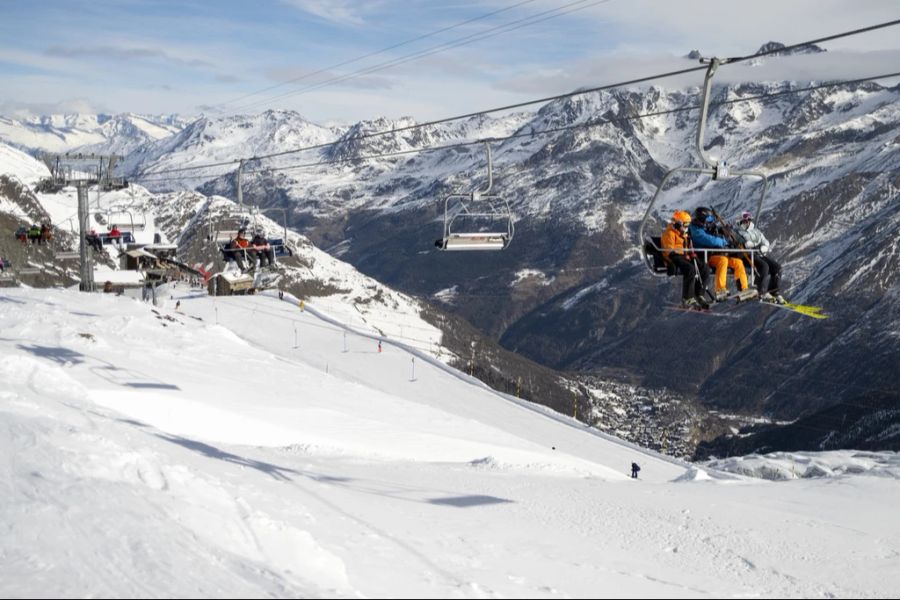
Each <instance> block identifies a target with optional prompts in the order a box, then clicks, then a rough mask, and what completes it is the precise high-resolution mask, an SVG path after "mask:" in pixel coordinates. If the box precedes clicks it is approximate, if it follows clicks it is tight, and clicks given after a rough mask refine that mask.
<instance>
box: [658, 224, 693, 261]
mask: <svg viewBox="0 0 900 600" xmlns="http://www.w3.org/2000/svg"><path fill="white" fill-rule="evenodd" d="M685 242H687V240H686V239H685V237H684V235H683V234H682V233H681V232H680V231H676V230H675V228H674V227H672V224H671V223H669V225H668V226H667V227H666V230H665V231H664V232H663V234H662V240H661V241H660V243H661V244H662V247H663V256H665V257H666V258H668V257H669V254H671V252H675V254H684V251H685V248H687V245H686V243H685Z"/></svg>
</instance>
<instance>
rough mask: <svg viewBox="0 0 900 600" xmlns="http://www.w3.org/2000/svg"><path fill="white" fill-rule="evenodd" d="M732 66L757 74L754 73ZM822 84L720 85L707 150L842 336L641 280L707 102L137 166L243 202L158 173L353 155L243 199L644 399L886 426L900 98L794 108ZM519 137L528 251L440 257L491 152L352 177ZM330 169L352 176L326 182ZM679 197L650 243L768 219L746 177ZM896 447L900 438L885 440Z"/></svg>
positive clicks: (193, 143) (306, 133) (502, 168)
mask: <svg viewBox="0 0 900 600" xmlns="http://www.w3.org/2000/svg"><path fill="white" fill-rule="evenodd" d="M775 47H776V46H774V45H771V44H769V45H767V46H766V47H764V49H766V48H775ZM731 68H739V69H745V70H746V72H747V73H749V74H750V75H748V76H751V75H752V73H753V66H752V65H750V66H746V67H741V66H739V65H738V66H734V67H731ZM698 80H699V77H698ZM806 86H807V83H806V82H802V83H801V82H759V83H750V84H735V85H716V86H714V97H713V102H714V103H721V102H728V103H727V104H719V105H716V106H714V107H713V108H712V109H711V112H710V125H709V130H708V131H707V136H706V139H707V146H708V148H709V152H710V153H711V154H713V155H714V156H720V157H722V158H727V159H728V160H729V162H730V163H731V164H732V165H733V166H734V167H736V168H752V169H760V170H762V171H763V172H765V173H766V174H767V175H768V177H769V180H770V189H769V193H768V195H767V200H766V203H765V207H764V211H763V213H762V214H761V215H758V223H759V224H760V226H761V227H762V228H763V229H764V231H765V232H766V234H767V235H768V236H769V238H770V239H774V240H776V244H775V249H774V256H775V257H776V258H777V259H779V260H781V261H782V262H783V264H784V266H785V272H786V281H787V283H788V289H787V290H786V292H787V293H788V295H789V297H791V298H792V299H794V300H797V301H800V302H806V303H810V304H816V305H822V306H824V308H825V310H826V312H828V313H829V314H830V316H831V318H830V319H829V320H827V321H821V322H814V321H812V320H804V318H803V317H799V316H795V315H792V314H788V313H782V312H780V311H779V312H777V313H773V312H771V310H772V309H767V308H766V307H763V306H755V305H754V306H750V307H746V308H745V309H742V310H740V311H735V312H734V314H732V315H730V316H729V318H723V319H711V318H704V317H701V316H694V315H679V314H672V311H668V310H665V309H663V308H662V307H663V306H664V305H665V303H667V302H673V301H675V300H676V297H677V290H676V287H677V286H676V285H674V284H672V283H671V281H668V282H663V281H660V280H655V279H653V278H651V277H650V276H649V274H647V273H646V271H645V270H644V269H643V267H642V266H641V263H640V258H639V255H638V249H637V248H638V243H637V240H636V239H635V238H636V224H637V222H638V221H639V220H640V218H641V216H642V215H643V212H644V210H645V209H646V206H647V202H648V200H649V198H650V196H651V195H652V193H653V192H654V191H655V189H656V185H657V184H658V183H659V181H660V179H661V178H662V175H663V174H664V173H665V171H666V170H667V169H668V168H670V167H673V166H676V165H693V166H698V161H697V159H696V157H694V156H693V150H692V148H693V137H694V136H695V127H696V117H697V112H696V111H695V110H693V111H691V110H689V109H691V107H693V106H695V105H696V104H697V89H696V88H692V89H666V88H661V87H649V88H642V89H627V90H613V91H607V92H599V93H591V94H585V95H581V96H575V97H572V98H568V99H565V100H560V101H556V102H552V103H550V104H548V105H546V106H544V107H542V108H541V109H540V110H538V111H537V112H534V113H517V114H513V115H505V116H499V117H490V118H488V117H484V118H470V119H468V120H464V121H460V122H454V123H446V124H441V125H436V126H431V127H427V128H421V129H416V130H411V131H403V132H399V133H398V134H395V135H391V136H379V137H365V136H366V135H367V134H369V133H371V132H373V131H386V130H392V129H399V128H402V127H405V126H408V125H410V124H411V123H412V121H411V120H410V119H397V120H389V119H378V120H374V121H370V122H363V123H358V124H356V125H353V126H351V127H349V128H344V129H329V128H320V127H317V126H315V125H312V124H309V123H307V122H306V121H304V120H302V118H300V117H299V115H296V114H295V113H279V112H271V111H270V112H268V113H265V114H264V115H260V116H258V117H234V118H229V119H223V120H206V119H203V120H200V121H197V122H195V123H194V124H192V125H191V126H190V127H187V128H185V130H184V131H182V132H181V133H180V134H178V135H175V136H172V137H169V138H166V139H164V140H160V141H156V142H149V143H147V144H146V145H144V146H142V147H141V148H140V149H139V150H137V151H135V152H132V153H131V154H130V155H129V159H128V168H129V169H131V173H132V174H133V175H137V174H141V173H143V174H144V176H145V177H146V178H147V179H146V180H145V181H144V183H145V184H146V185H147V186H148V187H150V188H151V189H154V190H158V191H165V190H178V189H191V188H195V187H199V189H200V190H202V191H203V192H204V193H206V194H221V195H225V196H228V197H231V198H234V197H235V195H236V194H235V188H234V185H235V177H234V170H235V167H234V166H233V165H225V166H222V167H218V168H214V169H208V170H203V171H191V172H181V173H173V174H172V175H169V176H162V177H160V176H156V177H154V176H152V175H149V173H152V172H153V171H160V170H165V169H171V168H180V167H183V166H189V165H196V164H204V163H208V162H221V161H230V160H233V159H236V158H238V157H247V156H253V155H259V154H268V153H271V152H276V151H282V152H283V151H286V150H290V149H292V148H297V147H301V146H307V145H314V144H320V143H324V142H327V141H332V140H337V142H338V143H337V144H335V145H333V146H330V147H327V148H323V149H318V150H314V151H309V152H305V153H299V154H289V155H283V156H280V157H278V158H276V159H272V160H265V161H252V162H250V163H248V164H247V165H246V166H245V175H244V178H243V182H244V184H243V195H244V199H245V202H246V203H248V204H252V205H258V206H260V207H262V208H266V209H273V208H274V209H283V210H285V211H286V214H287V215H288V220H289V224H290V225H291V226H293V227H295V228H297V229H299V230H301V231H303V232H304V233H305V234H307V235H308V236H309V238H310V239H311V240H312V241H313V243H315V244H316V245H318V246H321V247H323V248H325V249H327V250H328V251H329V252H331V253H332V254H335V255H340V257H341V258H342V259H344V260H346V261H349V262H350V263H351V264H353V265H355V266H356V267H357V268H359V269H360V270H361V271H362V272H364V273H366V274H368V275H371V276H373V277H374V278H375V279H377V280H379V281H382V282H384V283H386V284H388V285H390V286H391V287H394V288H397V289H401V290H404V291H406V292H408V293H411V294H414V295H417V296H421V297H430V298H432V299H433V300H434V302H436V303H439V304H440V305H442V306H443V307H444V308H446V309H448V310H451V311H453V312H455V313H456V314H458V315H460V316H461V317H463V318H465V319H467V320H468V321H470V322H471V323H473V324H474V325H475V326H476V327H477V328H478V329H479V330H481V331H482V332H483V333H485V334H487V335H489V336H491V337H493V338H494V339H496V340H499V341H500V342H501V343H502V344H503V345H504V346H505V347H507V348H509V349H511V350H514V351H515V352H518V353H521V354H523V355H525V356H527V357H529V358H532V359H534V360H535V361H538V362H540V363H543V364H545V365H549V366H551V367H554V368H559V369H566V370H577V371H580V372H583V373H585V375H586V376H587V374H591V375H597V374H599V375H604V376H610V375H614V376H618V377H621V378H622V379H623V380H624V381H625V382H626V383H627V382H630V381H632V380H633V379H635V378H636V379H637V380H638V381H640V382H642V383H643V385H644V386H646V387H652V388H660V387H666V388H670V389H672V390H675V391H678V392H681V393H686V394H690V395H696V397H698V398H700V399H701V401H703V402H704V403H706V404H707V405H708V406H710V407H713V408H716V409H719V410H721V411H723V412H726V413H741V414H747V415H753V416H760V415H769V416H772V417H776V418H780V419H785V418H787V419H793V418H796V417H798V416H801V415H805V416H809V415H812V414H814V413H816V412H817V411H820V410H825V409H829V408H834V407H841V406H843V407H845V408H849V407H852V406H854V405H860V404H863V405H865V404H867V403H868V404H869V405H871V406H872V407H875V406H877V407H878V408H877V411H879V412H881V411H883V410H884V406H885V405H884V403H883V402H882V401H881V400H878V401H877V402H876V401H875V399H874V398H875V394H877V393H882V392H884V393H885V394H886V397H887V400H885V402H886V403H887V406H888V407H895V408H896V407H897V406H900V398H898V394H900V391H898V388H897V386H896V385H895V384H894V382H893V380H892V379H891V377H892V376H891V375H890V374H891V373H893V372H895V371H896V369H897V368H898V367H900V363H898V357H900V342H898V340H900V338H898V336H897V335H896V331H897V325H896V323H898V322H900V319H898V312H900V304H898V302H900V300H898V291H897V283H896V282H897V274H898V267H897V262H896V260H894V259H893V258H892V257H895V256H896V255H897V254H898V246H897V245H898V243H900V242H898V241H897V240H898V239H900V223H898V219H900V211H898V210H897V206H898V200H897V190H898V189H900V152H898V149H900V125H898V123H900V88H898V87H896V86H895V87H886V86H882V85H879V84H878V83H873V82H869V83H858V84H851V85H847V86H842V87H835V88H825V89H820V90H815V91H802V92H797V90H799V89H800V88H803V87H806ZM795 92H796V93H795ZM760 95H769V96H772V98H771V99H769V100H762V99H759V98H758V96H760ZM679 109H684V110H683V111H682V112H674V113H669V114H658V115H657V116H652V117H647V118H641V119H633V117H636V116H639V115H645V114H649V113H663V112H665V111H671V110H679ZM592 124H593V125H592ZM590 125H592V126H590ZM560 128H562V129H560ZM551 130H552V131H551ZM282 131H284V132H287V133H286V134H284V135H280V134H279V132H282ZM541 132H548V133H545V134H541ZM511 134H516V135H517V137H516V138H514V139H509V140H506V141H500V142H494V143H493V145H492V147H493V150H494V158H495V172H494V175H495V188H494V189H495V191H497V192H499V193H501V194H502V195H504V196H505V197H506V198H507V199H508V200H509V201H510V203H511V205H512V207H513V210H514V212H515V214H516V218H517V227H516V232H517V233H516V239H515V240H514V242H513V246H512V247H511V248H510V249H509V250H508V251H505V252H503V253H498V254H491V255H487V256H485V255H480V256H478V257H477V258H475V257H473V256H472V255H471V254H466V253H462V255H460V254H455V255H450V254H439V253H437V252H436V251H435V250H434V246H433V241H434V239H435V238H436V237H438V236H439V235H440V233H441V218H442V217H443V203H442V200H443V197H444V195H446V194H447V193H450V192H453V191H467V190H471V189H474V188H476V187H479V186H481V185H483V183H484V180H485V176H486V174H485V164H484V150H483V148H482V147H481V146H480V145H474V146H465V147H455V148H452V149H446V150H440V151H436V152H427V153H421V154H415V153H411V154H407V155H401V156H398V157H392V158H379V159H372V160H354V159H355V158H358V157H364V156H368V155H373V154H381V153H385V152H397V151H412V150H415V149H419V148H426V147H433V146H435V145H451V144H454V143H458V142H464V141H472V140H479V139H485V138H492V137H505V136H509V135H511ZM329 160H340V161H341V162H339V163H336V164H324V165H315V164H314V163H317V162H320V161H329ZM674 183H675V185H674V187H673V189H672V190H671V191H670V192H667V193H666V194H665V195H664V197H663V198H661V203H660V206H659V207H658V210H657V211H656V215H654V216H658V217H659V220H658V221H657V222H656V223H655V224H654V225H653V226H652V227H651V229H653V228H654V227H658V226H659V224H660V223H662V222H664V221H665V220H666V219H667V217H668V215H669V214H670V213H671V211H672V210H674V209H675V208H687V209H691V208H693V207H695V206H697V205H701V204H707V205H712V206H715V207H716V208H717V209H718V210H719V211H720V212H721V213H722V214H724V215H725V216H726V217H733V216H735V215H736V214H738V213H740V212H741V211H742V210H746V209H748V208H752V207H754V206H755V201H754V200H753V198H754V194H755V193H758V190H759V188H758V187H755V186H754V185H753V184H751V183H749V182H748V183H742V182H740V181H738V180H734V179H732V180H729V181H724V182H710V181H707V180H704V179H703V178H696V179H693V178H681V179H680V180H678V181H676V182H674ZM523 274H526V275H523ZM698 319H704V320H703V321H702V322H697V320H698ZM885 324H887V325H886V326H885ZM669 339H677V340H679V342H680V344H681V346H682V347H684V348H686V349H687V350H686V351H685V352H684V356H683V357H681V359H680V361H679V365H680V370H681V371H682V372H680V373H677V374H674V373H673V372H672V366H671V363H670V359H669V357H667V356H663V355H662V353H661V350H660V348H662V347H667V346H666V344H665V342H664V341H662V340H669ZM760 372H763V373H766V374H767V376H766V377H764V378H762V379H761V378H760ZM588 383H589V382H588ZM873 410H874V408H873ZM890 411H893V412H890ZM889 412H890V415H892V416H889V417H888V418H887V420H886V421H879V422H886V423H888V424H890V423H893V422H894V420H896V419H900V411H895V410H894V409H892V408H889ZM844 417H845V418H844V419H842V424H841V425H840V426H838V427H837V428H838V429H840V428H842V427H845V426H846V417H848V413H845V414H844ZM817 427H819V428H820V429H821V430H822V431H821V432H820V433H821V435H819V436H818V437H817V438H816V439H815V440H814V441H812V442H810V443H811V444H812V445H813V447H815V446H816V445H817V444H821V443H824V442H825V440H833V439H836V438H835V435H834V429H833V428H832V429H829V428H828V427H823V426H821V425H819V426H817ZM889 428H890V426H888V429H889ZM865 429H866V428H861V429H860V430H865ZM837 437H840V436H837ZM897 441H898V437H897V436H896V435H894V436H888V439H887V441H886V442H884V443H885V444H887V445H888V446H890V445H892V444H895V443H897ZM859 442H860V443H861V444H863V443H867V442H866V441H865V440H859ZM847 443H848V444H850V445H853V443H852V442H849V441H848V442H847Z"/></svg>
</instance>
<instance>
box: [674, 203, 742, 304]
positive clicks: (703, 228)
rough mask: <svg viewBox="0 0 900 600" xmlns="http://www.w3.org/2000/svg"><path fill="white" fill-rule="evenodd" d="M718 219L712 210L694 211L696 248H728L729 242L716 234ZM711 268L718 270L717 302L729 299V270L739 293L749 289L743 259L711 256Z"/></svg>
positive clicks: (709, 260) (693, 234)
mask: <svg viewBox="0 0 900 600" xmlns="http://www.w3.org/2000/svg"><path fill="white" fill-rule="evenodd" d="M715 225H716V218H715V216H713V213H712V211H711V210H710V209H708V208H706V207H705V206H698V207H697V209H696V210H694V219H693V220H692V221H691V227H690V229H689V231H690V234H691V241H692V242H693V243H694V248H695V249H699V248H727V247H728V240H726V239H725V238H724V237H723V236H720V235H717V234H716V233H715ZM706 262H708V263H709V266H710V267H712V268H713V269H715V270H716V301H718V302H722V301H724V300H725V299H726V298H728V268H729V267H730V268H731V269H732V270H733V271H734V278H735V279H736V280H737V282H738V288H739V291H744V290H746V289H747V287H748V286H747V271H746V270H744V263H743V262H741V259H739V258H737V257H736V256H735V257H732V256H729V255H726V254H713V253H711V254H710V255H709V258H708V259H707V261H706Z"/></svg>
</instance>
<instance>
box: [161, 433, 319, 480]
mask: <svg viewBox="0 0 900 600" xmlns="http://www.w3.org/2000/svg"><path fill="white" fill-rule="evenodd" d="M153 435H155V436H156V437H158V438H159V439H161V440H165V441H167V442H171V443H173V444H178V445H179V446H182V447H184V448H187V449H188V450H192V451H194V452H197V453H199V454H202V455H203V456H206V457H208V458H215V459H216V460H222V461H225V462H229V463H233V464H236V465H240V466H242V467H250V468H251V469H256V470H257V471H259V472H261V473H265V474H266V475H268V476H270V477H272V478H273V479H277V480H279V481H292V479H291V477H289V476H288V475H287V474H291V475H300V476H306V475H305V474H304V473H302V472H300V471H296V470H294V469H289V468H287V467H279V466H277V465H273V464H271V463H267V462H262V461H260V460H253V459H251V458H245V457H243V456H238V455H237V454H232V453H231V452H225V451H224V450H220V449H219V448H216V447H215V446H210V445H209V444H204V443H203V442H198V441H196V440H191V439H188V438H184V437H181V436H176V435H168V434H165V433H155V434H153Z"/></svg>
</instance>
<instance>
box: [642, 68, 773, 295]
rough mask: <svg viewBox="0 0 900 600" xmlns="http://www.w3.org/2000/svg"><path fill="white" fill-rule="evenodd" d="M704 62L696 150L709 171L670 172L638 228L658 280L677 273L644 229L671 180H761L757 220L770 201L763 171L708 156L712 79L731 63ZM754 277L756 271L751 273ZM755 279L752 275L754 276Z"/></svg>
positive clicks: (644, 252)
mask: <svg viewBox="0 0 900 600" xmlns="http://www.w3.org/2000/svg"><path fill="white" fill-rule="evenodd" d="M700 62H702V63H708V64H709V67H708V68H707V70H706V75H705V78H704V83H703V100H702V104H701V108H700V119H699V121H698V123H697V137H696V150H697V154H698V155H699V157H700V160H701V161H702V162H703V163H704V164H706V165H707V166H706V167H702V168H697V167H675V168H673V169H670V170H669V171H668V172H667V173H666V174H665V176H664V177H663V179H662V181H661V182H660V184H659V187H658V188H657V189H656V193H654V194H653V197H652V199H651V200H650V205H649V206H647V210H646V211H645V212H644V218H643V219H642V220H641V224H640V227H639V228H638V240H639V250H640V252H641V255H642V256H643V258H644V263H645V264H646V265H647V269H648V270H649V271H650V272H651V273H652V274H653V275H655V276H661V277H665V276H667V275H672V274H673V271H672V269H670V268H669V266H668V263H667V262H666V261H665V260H664V258H663V254H662V248H661V244H660V238H659V237H652V236H649V235H646V234H645V233H644V227H645V225H646V224H647V220H648V219H649V217H650V213H651V212H652V211H653V207H654V206H655V205H656V201H657V199H658V198H659V196H660V194H661V193H662V191H663V189H665V187H666V184H667V183H668V182H669V180H670V179H671V178H672V177H673V176H674V175H676V174H678V173H697V174H700V175H709V176H711V177H712V180H713V181H719V180H727V179H730V178H735V177H750V178H754V179H758V180H759V181H760V182H761V183H762V186H761V187H760V192H759V200H758V201H757V204H756V213H755V214H756V215H757V217H758V216H759V215H760V214H761V212H762V206H763V201H764V200H765V198H766V190H767V189H768V186H769V181H768V178H767V177H766V175H765V174H764V173H762V172H760V171H738V170H732V169H731V168H730V167H729V165H728V163H727V162H726V161H725V160H717V159H713V158H711V157H709V156H707V154H706V151H705V150H704V148H703V145H704V144H703V136H704V130H705V129H706V119H707V116H708V111H709V95H710V89H711V88H712V78H713V75H714V74H715V72H716V69H718V67H719V65H722V64H726V63H727V62H728V60H727V59H726V60H723V59H718V58H710V59H705V58H701V59H700ZM716 252H717V253H743V254H746V253H748V252H749V253H751V254H752V252H753V251H752V250H728V249H721V250H716ZM751 273H752V271H751ZM751 279H752V274H751Z"/></svg>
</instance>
